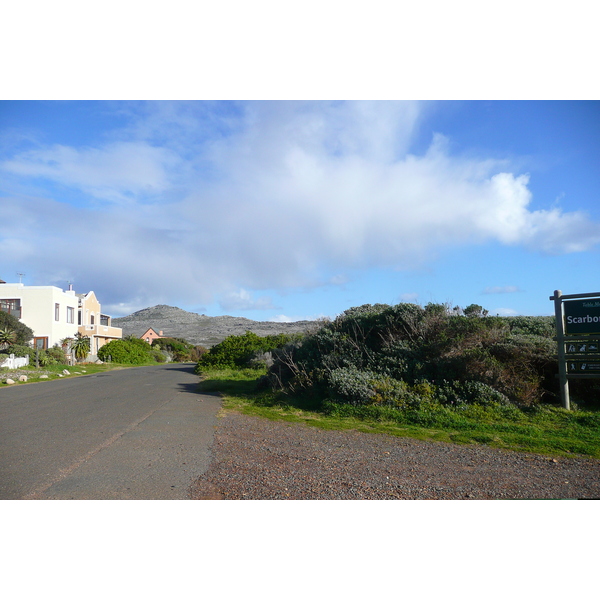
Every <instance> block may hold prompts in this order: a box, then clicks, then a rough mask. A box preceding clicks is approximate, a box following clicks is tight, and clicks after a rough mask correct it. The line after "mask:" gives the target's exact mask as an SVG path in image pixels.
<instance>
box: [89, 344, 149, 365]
mask: <svg viewBox="0 0 600 600" xmlns="http://www.w3.org/2000/svg"><path fill="white" fill-rule="evenodd" d="M98 358H99V359H100V360H101V361H103V362H107V361H109V360H110V361H112V362H116V363H122V364H131V365H141V364H144V363H147V362H150V361H153V360H156V358H155V355H154V351H153V350H152V348H151V347H150V345H149V344H148V343H147V342H145V341H144V340H140V339H135V338H133V339H132V338H128V339H122V340H112V341H111V342H108V344H105V345H104V346H102V347H101V348H100V349H99V350H98Z"/></svg>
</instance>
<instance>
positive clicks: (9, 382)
mask: <svg viewBox="0 0 600 600" xmlns="http://www.w3.org/2000/svg"><path fill="white" fill-rule="evenodd" d="M13 383H15V381H14V380H12V379H10V378H9V379H7V380H6V385H12V384H13Z"/></svg>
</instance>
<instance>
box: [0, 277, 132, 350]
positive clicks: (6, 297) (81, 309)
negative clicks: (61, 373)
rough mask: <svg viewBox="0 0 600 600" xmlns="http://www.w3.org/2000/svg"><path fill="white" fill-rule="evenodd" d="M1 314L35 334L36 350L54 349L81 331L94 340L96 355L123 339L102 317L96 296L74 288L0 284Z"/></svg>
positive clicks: (92, 342)
mask: <svg viewBox="0 0 600 600" xmlns="http://www.w3.org/2000/svg"><path fill="white" fill-rule="evenodd" d="M0 281H1V280H0ZM0 310H3V311H4V312H8V313H10V314H12V315H14V316H15V317H17V318H18V319H19V320H20V321H21V322H22V323H24V324H25V325H27V327H30V328H31V329H32V330H33V335H34V338H33V346H34V348H40V349H46V348H51V347H52V346H54V344H60V341H61V340H63V339H64V338H72V337H75V334H76V333H77V332H78V331H79V332H81V333H82V334H83V335H87V336H88V337H89V338H90V353H91V354H92V355H95V354H96V353H97V352H98V348H100V347H102V346H103V345H104V344H105V343H107V342H108V341H110V340H112V339H120V338H121V337H122V330H121V329H120V328H118V327H112V326H111V324H110V320H111V318H110V317H109V316H108V315H103V314H102V313H101V307H100V303H99V302H98V300H97V299H96V296H95V294H94V292H88V293H87V294H76V293H75V291H74V290H73V289H72V286H69V289H68V290H65V291H63V290H61V289H60V288H58V287H55V286H53V285H24V284H22V283H0Z"/></svg>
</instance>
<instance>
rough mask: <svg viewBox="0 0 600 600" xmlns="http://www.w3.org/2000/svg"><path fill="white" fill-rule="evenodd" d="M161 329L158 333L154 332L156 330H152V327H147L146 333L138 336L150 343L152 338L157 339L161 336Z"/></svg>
mask: <svg viewBox="0 0 600 600" xmlns="http://www.w3.org/2000/svg"><path fill="white" fill-rule="evenodd" d="M162 337H163V335H162V331H161V332H160V335H159V334H158V333H156V331H154V329H148V331H146V333H144V334H143V335H141V336H140V338H141V339H142V340H144V341H146V342H148V343H149V344H152V342H153V341H154V340H158V339H159V338H162Z"/></svg>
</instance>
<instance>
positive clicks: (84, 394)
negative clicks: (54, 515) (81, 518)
mask: <svg viewBox="0 0 600 600" xmlns="http://www.w3.org/2000/svg"><path fill="white" fill-rule="evenodd" d="M197 384H198V377H197V376H196V375H194V371H193V365H184V364H171V365H160V366H153V367H139V368H130V369H123V370H115V371H109V372H106V373H100V374H98V375H85V376H80V377H73V378H71V379H64V380H62V379H61V380H57V381H51V382H45V383H37V384H27V385H20V386H14V387H10V388H8V387H3V388H2V389H0V499H90V500H104V499H113V500H117V499H132V500H171V499H172V500H177V499H187V498H189V488H190V486H191V485H192V483H193V482H194V481H195V480H196V479H197V478H198V477H200V475H202V474H203V473H204V472H205V471H206V470H207V469H208V466H209V463H210V448H211V445H212V440H213V435H214V429H215V426H216V423H217V412H218V410H219V408H220V405H221V400H220V398H219V397H218V396H213V395H205V394H199V393H197V391H196V390H197Z"/></svg>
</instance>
